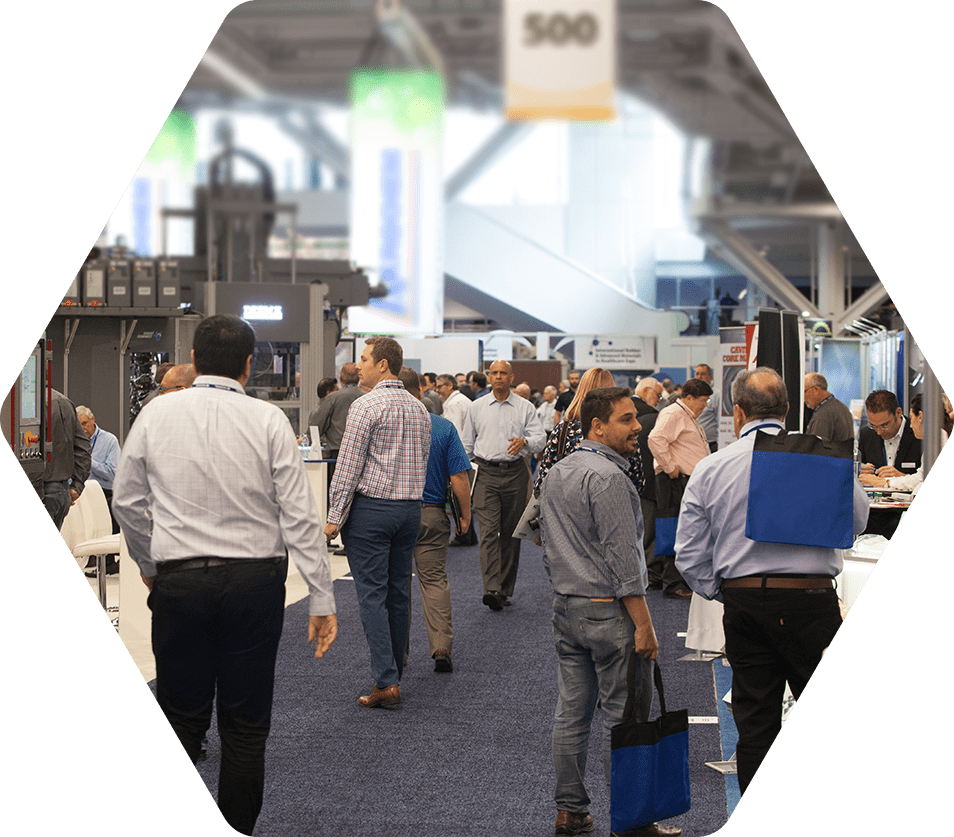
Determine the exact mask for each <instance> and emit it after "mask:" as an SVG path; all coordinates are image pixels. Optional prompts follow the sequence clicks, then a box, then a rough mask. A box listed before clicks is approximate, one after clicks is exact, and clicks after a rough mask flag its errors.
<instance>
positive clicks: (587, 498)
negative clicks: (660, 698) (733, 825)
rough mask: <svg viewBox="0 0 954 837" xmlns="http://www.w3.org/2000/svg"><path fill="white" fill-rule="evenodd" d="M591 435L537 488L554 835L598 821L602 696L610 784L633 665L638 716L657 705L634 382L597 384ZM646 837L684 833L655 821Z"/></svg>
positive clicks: (590, 410) (587, 403) (566, 836)
mask: <svg viewBox="0 0 954 837" xmlns="http://www.w3.org/2000/svg"><path fill="white" fill-rule="evenodd" d="M580 418H581V425H582V430H583V433H584V440H583V442H582V443H581V445H580V447H579V448H578V449H577V450H576V451H574V452H573V453H572V454H571V455H570V456H567V457H565V458H563V459H561V460H560V461H559V462H558V463H557V464H556V465H554V466H553V468H552V469H551V470H550V473H549V474H548V475H547V479H546V481H545V482H544V483H543V487H542V491H541V496H540V526H541V531H542V533H543V543H544V545H545V554H544V564H545V565H546V568H547V573H548V575H549V577H550V583H551V584H552V586H553V593H554V596H553V641H554V645H555V646H556V652H557V661H558V663H559V669H558V686H559V691H558V697H557V706H556V712H555V714H554V719H553V765H554V768H555V771H556V790H555V792H554V802H555V803H556V808H557V817H556V824H555V827H554V835H555V837H573V836H574V835H577V834H587V833H589V832H591V831H593V830H594V829H595V828H596V824H595V823H594V821H593V818H592V817H591V816H590V814H589V803H590V798H589V796H588V795H587V793H586V788H585V787H584V785H583V774H584V771H585V769H586V755H587V750H588V746H587V745H588V741H589V734H590V725H591V723H592V721H593V714H594V710H595V709H596V704H597V701H599V702H600V705H601V708H602V716H603V769H604V777H605V780H606V783H607V787H609V784H610V763H611V756H610V733H611V730H612V728H613V727H614V726H616V725H617V724H619V723H620V721H621V720H622V719H623V713H624V709H625V707H626V701H627V665H628V664H629V661H630V654H631V653H632V652H633V649H634V648H635V660H634V663H633V665H634V666H635V669H634V671H633V672H632V682H633V689H632V691H633V692H634V698H633V700H634V703H635V704H636V705H635V706H634V708H633V710H632V711H631V714H632V715H635V717H636V719H637V720H639V721H645V720H647V719H648V717H649V711H650V707H651V703H652V685H651V672H650V661H651V660H654V659H655V658H656V655H657V652H658V643H657V641H656V634H655V631H654V630H653V623H652V619H651V618H650V615H649V610H648V608H647V607H646V586H647V581H648V579H647V574H646V561H645V557H644V555H643V547H642V543H643V519H642V512H641V510H640V501H639V494H638V493H637V491H636V488H635V487H634V486H633V483H632V481H631V480H630V478H629V476H628V474H627V470H628V468H629V457H630V456H632V454H633V452H634V451H635V450H636V444H637V439H636V437H637V434H638V432H639V422H638V420H637V418H636V409H635V407H634V405H633V402H632V399H631V398H630V395H629V390H628V389H626V388H622V387H604V388H598V389H593V390H591V391H590V392H589V393H588V394H587V396H586V398H585V400H584V401H583V407H582V412H581V417H580ZM637 833H638V834H639V835H640V837H643V835H645V837H679V835H680V834H682V830H681V829H679V828H672V827H667V826H660V825H658V824H657V823H648V824H646V825H645V827H643V828H641V829H640V830H639V831H638V832H637Z"/></svg>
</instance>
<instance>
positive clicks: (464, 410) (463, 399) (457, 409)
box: [441, 389, 473, 439]
mask: <svg viewBox="0 0 954 837" xmlns="http://www.w3.org/2000/svg"><path fill="white" fill-rule="evenodd" d="M472 403H473V402H472V401H471V400H470V399H469V398H468V397H467V396H466V395H464V393H462V392H461V391H460V390H457V389H455V390H454V391H453V392H452V393H451V394H450V395H448V396H447V400H446V401H445V402H444V412H443V413H442V414H441V415H443V416H444V418H446V419H447V420H448V421H450V422H452V423H453V425H454V427H456V428H457V434H458V435H459V436H460V437H461V439H463V438H464V422H465V421H466V419H467V415H468V414H469V413H470V405H471V404H472Z"/></svg>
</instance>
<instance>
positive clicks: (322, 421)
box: [308, 363, 364, 479]
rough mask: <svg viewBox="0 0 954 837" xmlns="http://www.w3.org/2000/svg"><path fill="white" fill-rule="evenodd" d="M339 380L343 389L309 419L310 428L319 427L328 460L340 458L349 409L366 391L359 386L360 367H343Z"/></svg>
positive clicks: (327, 399)
mask: <svg viewBox="0 0 954 837" xmlns="http://www.w3.org/2000/svg"><path fill="white" fill-rule="evenodd" d="M338 380H339V381H340V382H341V389H336V390H335V391H334V392H331V393H329V394H328V395H326V396H325V397H324V398H323V399H322V401H321V403H320V404H319V405H318V409H317V410H315V411H314V412H313V413H312V414H311V415H310V416H309V417H308V426H309V427H317V428H318V431H319V433H321V446H322V453H324V455H325V457H326V458H327V459H337V458H338V448H340V447H341V438H342V436H344V432H345V425H346V424H347V423H348V409H349V408H350V407H351V405H352V404H353V403H354V402H355V401H357V400H358V399H359V398H360V397H361V396H362V395H364V390H363V389H361V387H359V386H358V367H357V366H356V365H355V364H353V363H346V364H345V365H344V366H342V367H341V372H339V373H338ZM311 443H312V444H313V445H314V444H317V443H318V440H317V439H312V440H311ZM331 470H332V469H331V468H329V471H331ZM330 478H331V474H329V479H330Z"/></svg>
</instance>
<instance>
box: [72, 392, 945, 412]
mask: <svg viewBox="0 0 954 837" xmlns="http://www.w3.org/2000/svg"><path fill="white" fill-rule="evenodd" d="M923 403H924V397H923V396H922V395H921V393H920V392H919V393H918V394H917V395H915V396H914V398H912V399H911V407H910V409H909V410H908V415H912V416H916V415H919V414H920V413H923V412H924V409H923V407H922V406H921V405H922V404H923ZM76 409H79V407H77V408H76ZM941 409H942V410H943V409H944V408H943V407H942V408H941Z"/></svg>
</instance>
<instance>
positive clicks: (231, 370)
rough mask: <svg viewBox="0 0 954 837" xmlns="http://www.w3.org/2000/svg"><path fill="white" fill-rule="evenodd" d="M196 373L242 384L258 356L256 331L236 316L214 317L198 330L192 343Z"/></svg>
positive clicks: (222, 315) (198, 327) (217, 315)
mask: <svg viewBox="0 0 954 837" xmlns="http://www.w3.org/2000/svg"><path fill="white" fill-rule="evenodd" d="M192 351H193V352H195V356H194V358H193V362H194V364H195V371H196V372H198V373H199V374H200V375H220V376H222V377H223V378H232V379H233V380H238V379H239V378H241V377H242V374H243V373H244V372H245V362H246V360H248V356H249V355H252V354H255V331H254V330H253V329H252V327H251V326H250V325H249V324H248V323H247V322H245V320H243V319H242V318H241V317H237V316H235V314H213V315H212V316H211V317H206V318H205V319H204V320H202V322H200V323H199V325H198V326H196V329H195V337H193V339H192Z"/></svg>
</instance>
